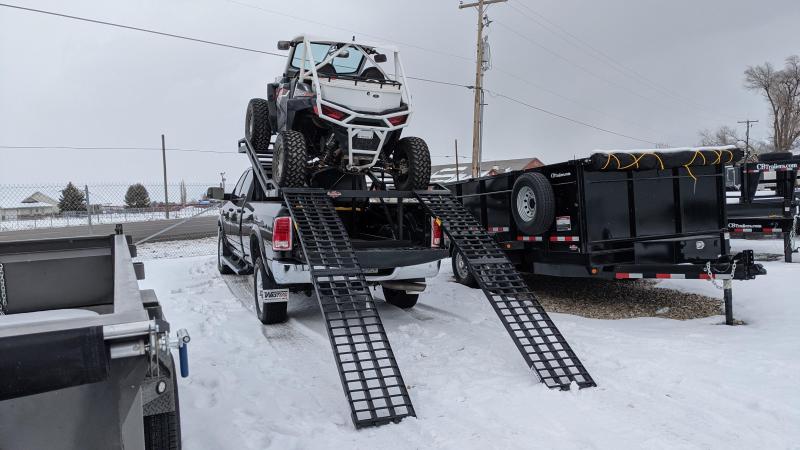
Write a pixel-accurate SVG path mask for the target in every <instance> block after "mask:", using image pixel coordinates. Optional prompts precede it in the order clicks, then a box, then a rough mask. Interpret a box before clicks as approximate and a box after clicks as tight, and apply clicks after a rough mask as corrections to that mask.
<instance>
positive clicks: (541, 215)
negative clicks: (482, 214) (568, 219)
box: [511, 172, 556, 236]
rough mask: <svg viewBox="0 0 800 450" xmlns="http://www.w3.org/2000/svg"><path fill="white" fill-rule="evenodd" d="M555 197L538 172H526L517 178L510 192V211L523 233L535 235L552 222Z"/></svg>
mask: <svg viewBox="0 0 800 450" xmlns="http://www.w3.org/2000/svg"><path fill="white" fill-rule="evenodd" d="M555 211H556V199H555V194H554V193H553V186H551V185H550V182H549V181H548V180H547V178H546V177H545V176H544V175H542V174H541V173H539V172H528V173H525V174H523V175H521V176H520V177H519V178H517V181H516V182H514V189H513V190H512V192H511V212H512V214H513V215H514V222H515V223H516V224H517V228H518V229H519V231H521V232H522V233H523V234H525V235H528V236H537V235H540V234H542V233H544V232H545V231H547V230H548V229H550V225H552V224H553V220H554V219H555Z"/></svg>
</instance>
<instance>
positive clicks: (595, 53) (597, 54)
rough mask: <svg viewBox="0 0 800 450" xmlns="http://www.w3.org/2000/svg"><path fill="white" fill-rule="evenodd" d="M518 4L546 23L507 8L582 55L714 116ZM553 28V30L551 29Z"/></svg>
mask: <svg viewBox="0 0 800 450" xmlns="http://www.w3.org/2000/svg"><path fill="white" fill-rule="evenodd" d="M518 4H519V5H520V6H522V7H523V8H525V10H527V11H529V12H530V13H531V14H534V15H536V16H537V17H539V18H540V19H542V20H543V21H544V22H546V23H542V21H540V20H537V19H535V18H533V17H531V16H530V15H528V14H526V13H525V11H522V10H520V9H519V8H517V7H515V6H514V5H509V6H510V7H511V8H513V9H514V10H516V11H517V12H518V13H520V15H522V16H523V17H525V18H527V19H528V20H530V21H531V22H534V23H536V24H538V25H539V26H541V27H542V28H544V29H545V30H547V31H550V32H551V33H553V34H554V35H556V36H558V37H559V38H561V39H562V40H563V41H565V42H567V43H569V44H571V45H572V46H574V47H575V48H577V49H579V50H581V51H583V52H584V53H586V54H588V55H590V56H592V57H594V58H596V59H598V60H599V61H602V62H603V63H605V64H606V65H608V66H609V67H611V68H612V69H614V70H615V71H617V72H619V73H621V74H623V75H625V76H627V77H629V78H632V79H636V80H637V81H639V82H640V83H642V84H644V85H646V86H648V87H649V88H651V89H653V90H655V91H657V92H659V93H661V94H662V95H666V96H669V97H672V98H673V99H675V100H679V101H681V102H683V103H688V104H691V105H693V106H692V107H693V108H694V107H699V108H702V109H705V110H706V111H709V112H714V113H715V114H716V113H717V111H716V110H714V109H713V108H708V107H706V106H704V105H701V104H699V103H697V102H695V101H693V100H692V99H689V98H687V97H684V96H682V95H680V94H679V93H677V92H675V91H673V90H671V89H669V88H666V87H664V86H662V85H660V84H658V83H656V82H655V81H653V80H651V79H649V78H647V77H645V76H644V75H642V74H641V73H639V72H637V71H636V70H634V69H631V68H630V67H627V66H625V65H624V64H622V63H621V62H619V61H618V60H616V59H615V58H613V57H611V56H610V55H608V54H607V53H605V52H603V51H601V50H599V49H598V48H597V47H595V46H593V45H591V44H590V43H588V42H586V41H585V40H583V39H581V38H579V37H578V36H576V35H575V34H573V33H571V32H569V31H568V30H566V29H565V28H564V27H562V26H560V25H559V24H557V23H555V22H553V21H552V20H550V19H548V18H547V17H545V16H544V15H542V14H540V13H538V12H536V11H535V10H533V9H532V8H531V7H529V6H528V5H526V4H525V3H521V2H518ZM553 28H555V29H553ZM564 36H567V37H568V38H569V39H567V38H565V37H564ZM576 42H577V44H576ZM578 44H580V45H578ZM582 46H583V47H582ZM587 48H588V49H589V50H591V51H587V50H586V49H587ZM723 115H724V113H723ZM727 117H733V116H727Z"/></svg>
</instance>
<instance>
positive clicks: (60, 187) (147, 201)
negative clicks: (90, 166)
mask: <svg viewBox="0 0 800 450" xmlns="http://www.w3.org/2000/svg"><path fill="white" fill-rule="evenodd" d="M218 185H219V182H207V183H201V182H179V183H171V184H167V186H166V195H165V192H164V184H163V183H138V182H137V183H77V182H74V183H73V182H65V183H57V184H47V185H0V239H2V240H11V239H37V238H43V237H70V236H80V235H87V234H111V233H113V232H114V227H115V225H116V224H122V226H123V229H124V230H125V233H126V234H129V235H131V236H132V237H133V239H134V241H135V242H140V241H143V240H146V241H147V243H146V244H145V243H142V244H141V245H139V247H140V249H142V250H143V251H144V252H143V256H144V257H147V256H148V255H149V257H170V256H174V257H182V256H199V255H208V254H214V253H215V252H216V238H215V237H214V238H211V236H216V221H217V213H218V206H219V204H218V203H217V202H215V201H213V200H210V199H208V198H207V197H206V192H207V190H208V187H210V186H218ZM212 240H213V245H211V244H210V242H211V241H212ZM165 241H170V242H165Z"/></svg>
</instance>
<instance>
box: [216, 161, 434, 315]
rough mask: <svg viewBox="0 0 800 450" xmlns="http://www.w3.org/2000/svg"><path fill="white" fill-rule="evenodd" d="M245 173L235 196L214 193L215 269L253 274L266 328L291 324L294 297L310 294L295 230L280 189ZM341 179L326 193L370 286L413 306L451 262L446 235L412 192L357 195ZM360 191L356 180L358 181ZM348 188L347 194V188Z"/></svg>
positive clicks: (398, 303)
mask: <svg viewBox="0 0 800 450" xmlns="http://www.w3.org/2000/svg"><path fill="white" fill-rule="evenodd" d="M256 177H257V174H256V173H255V171H254V170H253V169H248V170H247V171H246V172H245V173H244V174H243V175H242V176H241V178H240V179H239V181H238V182H237V183H236V186H235V187H234V188H233V191H232V192H229V193H225V192H223V189H221V188H218V187H216V188H210V189H209V197H211V198H214V199H217V200H222V201H223V202H224V203H223V204H222V206H221V208H220V217H219V229H218V236H219V239H218V241H219V242H218V259H217V260H218V266H219V271H220V273H222V274H238V275H248V274H253V275H254V276H253V283H254V289H253V292H254V297H255V298H254V301H255V306H256V313H257V314H258V318H259V320H261V322H262V323H265V324H272V323H280V322H283V321H285V320H286V317H287V314H286V307H287V302H288V298H289V292H306V293H310V292H311V291H312V290H313V286H312V280H311V274H310V271H309V267H308V264H307V262H306V258H305V256H304V255H303V248H302V246H301V245H299V242H298V233H297V232H296V231H297V230H296V224H295V223H293V219H292V217H291V215H290V212H289V209H288V208H287V206H286V203H285V200H284V199H283V198H282V197H279V191H277V190H265V189H263V188H262V185H261V183H259V182H258V180H257V178H256ZM353 182H354V180H353V179H350V178H348V177H344V178H342V179H341V180H339V182H338V183H336V184H335V185H334V186H333V188H332V189H331V190H330V191H329V195H330V196H331V198H332V200H333V202H334V204H335V206H336V211H337V213H338V216H339V218H340V220H341V221H342V223H343V224H344V226H345V228H346V229H347V233H348V234H349V238H350V242H351V244H352V248H353V250H354V251H355V254H356V256H357V258H358V263H359V264H360V266H361V268H362V270H363V272H364V274H365V276H366V280H367V283H368V284H370V285H380V286H381V287H382V288H383V294H384V297H385V299H386V301H387V302H389V303H390V304H393V305H395V306H398V307H401V308H410V307H413V306H414V305H415V304H416V302H417V299H418V297H419V293H420V292H422V291H423V290H424V289H425V287H426V284H425V280H426V278H431V277H435V276H436V275H437V274H438V273H439V267H440V262H441V260H442V259H444V258H447V257H448V256H449V255H448V252H447V250H446V249H444V248H443V245H444V243H443V241H442V236H441V229H440V227H439V225H438V224H437V223H436V222H435V221H434V220H433V219H432V218H431V216H430V215H428V214H427V213H426V212H425V211H424V209H423V208H422V206H421V205H419V203H418V201H417V200H416V199H415V198H412V195H411V192H407V191H375V190H372V191H371V190H364V189H359V188H363V186H358V185H357V186H355V187H356V189H352V188H353ZM355 183H356V184H359V183H360V181H359V180H355ZM346 188H348V189H346Z"/></svg>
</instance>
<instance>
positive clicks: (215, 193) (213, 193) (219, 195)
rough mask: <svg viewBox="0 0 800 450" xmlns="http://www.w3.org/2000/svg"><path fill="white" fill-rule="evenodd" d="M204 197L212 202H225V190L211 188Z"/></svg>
mask: <svg viewBox="0 0 800 450" xmlns="http://www.w3.org/2000/svg"><path fill="white" fill-rule="evenodd" d="M206 197H208V198H210V199H212V200H227V198H225V190H224V189H222V188H221V187H219V186H212V187H210V188H208V191H207V192H206Z"/></svg>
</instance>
